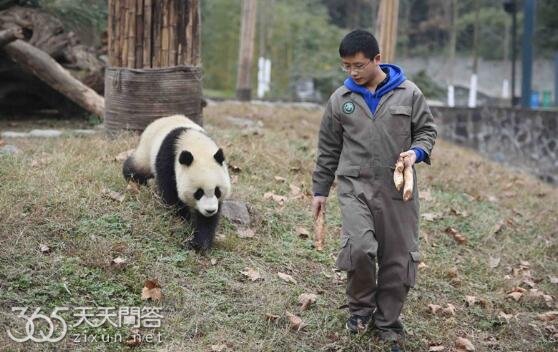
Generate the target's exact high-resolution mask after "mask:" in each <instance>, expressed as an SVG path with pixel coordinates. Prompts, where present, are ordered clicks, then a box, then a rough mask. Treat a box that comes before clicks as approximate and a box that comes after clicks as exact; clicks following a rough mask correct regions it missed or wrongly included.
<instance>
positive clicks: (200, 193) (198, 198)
mask: <svg viewBox="0 0 558 352" xmlns="http://www.w3.org/2000/svg"><path fill="white" fill-rule="evenodd" d="M201 197H203V189H201V188H198V190H197V191H196V193H194V198H196V200H200V199H201Z"/></svg>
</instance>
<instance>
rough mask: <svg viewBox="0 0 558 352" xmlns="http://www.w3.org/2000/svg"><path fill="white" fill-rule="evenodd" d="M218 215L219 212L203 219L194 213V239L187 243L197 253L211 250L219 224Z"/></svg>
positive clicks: (197, 213)
mask: <svg viewBox="0 0 558 352" xmlns="http://www.w3.org/2000/svg"><path fill="white" fill-rule="evenodd" d="M219 213H220V211H217V213H216V214H215V215H213V216H211V217H205V216H203V215H202V214H200V213H199V212H198V211H196V221H195V229H194V238H193V239H192V240H191V241H190V242H189V243H188V245H189V246H190V247H191V248H193V249H195V250H197V251H199V250H201V251H205V250H208V249H209V248H211V246H212V245H213V240H214V239H215V232H216V231H217V225H218V224H219Z"/></svg>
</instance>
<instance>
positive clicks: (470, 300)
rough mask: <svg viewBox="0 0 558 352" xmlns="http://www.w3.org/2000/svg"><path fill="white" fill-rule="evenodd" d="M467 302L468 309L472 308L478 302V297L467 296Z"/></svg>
mask: <svg viewBox="0 0 558 352" xmlns="http://www.w3.org/2000/svg"><path fill="white" fill-rule="evenodd" d="M465 302H467V306H468V307H472V306H474V305H475V303H476V302H477V297H475V296H465Z"/></svg>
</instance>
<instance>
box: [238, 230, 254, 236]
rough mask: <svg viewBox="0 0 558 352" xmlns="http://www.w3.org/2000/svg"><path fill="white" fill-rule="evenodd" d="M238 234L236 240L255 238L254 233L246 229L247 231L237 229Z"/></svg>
mask: <svg viewBox="0 0 558 352" xmlns="http://www.w3.org/2000/svg"><path fill="white" fill-rule="evenodd" d="M237 234H238V238H254V237H255V236H256V233H255V232H254V230H252V229H250V228H248V229H244V228H241V229H238V231H237Z"/></svg>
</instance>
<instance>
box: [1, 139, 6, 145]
mask: <svg viewBox="0 0 558 352" xmlns="http://www.w3.org/2000/svg"><path fill="white" fill-rule="evenodd" d="M4 144H6V141H4V140H3V139H0V147H1V146H3V145H4Z"/></svg>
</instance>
